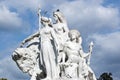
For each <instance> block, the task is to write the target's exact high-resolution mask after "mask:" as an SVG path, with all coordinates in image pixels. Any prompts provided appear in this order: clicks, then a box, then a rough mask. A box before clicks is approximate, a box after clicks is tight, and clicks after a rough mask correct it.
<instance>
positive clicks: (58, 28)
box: [53, 9, 69, 63]
mask: <svg viewBox="0 0 120 80" xmlns="http://www.w3.org/2000/svg"><path fill="white" fill-rule="evenodd" d="M53 18H54V20H55V23H54V24H53V28H54V30H55V32H56V35H57V38H58V42H59V54H58V59H57V60H58V63H60V62H65V54H64V51H63V46H64V44H65V42H66V41H67V40H68V32H69V29H68V26H67V21H66V19H65V17H64V16H63V14H62V13H61V12H60V11H59V9H58V10H57V11H55V12H53Z"/></svg>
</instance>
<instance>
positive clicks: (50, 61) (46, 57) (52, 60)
mask: <svg viewBox="0 0 120 80" xmlns="http://www.w3.org/2000/svg"><path fill="white" fill-rule="evenodd" d="M51 31H53V29H52V28H50V27H47V28H46V27H44V28H43V29H41V32H40V35H41V53H42V55H43V61H44V66H45V68H46V74H47V77H48V78H53V77H55V76H56V74H57V73H56V55H55V54H56V53H55V52H56V51H55V50H54V48H53V45H54V44H53V43H52V42H51V41H53V40H54V39H53V34H51V33H52V32H51Z"/></svg>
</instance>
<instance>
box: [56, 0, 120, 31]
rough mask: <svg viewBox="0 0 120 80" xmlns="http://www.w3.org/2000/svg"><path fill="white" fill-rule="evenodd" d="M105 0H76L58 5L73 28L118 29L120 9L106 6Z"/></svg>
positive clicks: (84, 29)
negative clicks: (104, 4)
mask: <svg viewBox="0 0 120 80" xmlns="http://www.w3.org/2000/svg"><path fill="white" fill-rule="evenodd" d="M103 1H104V0H99V1H98V0H97V1H96V0H92V1H90V0H76V1H72V2H64V3H63V4H60V5H58V6H57V7H58V8H60V9H61V10H62V12H63V13H64V14H65V16H66V18H67V20H68V23H69V25H70V27H71V28H77V29H79V30H80V31H82V32H84V33H86V32H87V31H86V29H87V30H88V29H89V33H92V32H97V31H100V29H102V30H103V28H105V29H106V28H110V29H111V28H112V29H117V28H118V27H119V25H120V17H119V10H118V9H117V8H112V7H105V6H103V5H102V3H103ZM87 33H88V32H87Z"/></svg>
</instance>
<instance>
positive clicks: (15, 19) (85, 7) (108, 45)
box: [0, 0, 120, 80]
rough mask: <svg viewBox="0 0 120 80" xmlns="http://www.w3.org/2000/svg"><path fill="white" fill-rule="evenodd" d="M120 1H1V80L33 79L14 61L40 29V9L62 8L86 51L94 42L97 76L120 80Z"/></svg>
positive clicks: (94, 67) (92, 65)
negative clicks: (19, 49)
mask: <svg viewBox="0 0 120 80" xmlns="http://www.w3.org/2000/svg"><path fill="white" fill-rule="evenodd" d="M119 4H120V0H0V38H1V39H0V78H2V77H4V78H8V80H29V76H28V75H27V74H24V73H22V72H21V71H20V70H19V69H18V67H17V65H16V64H15V62H14V61H13V60H12V59H11V55H12V52H13V51H14V50H15V49H16V48H17V47H19V44H20V43H21V41H22V40H23V39H25V38H26V37H28V36H29V35H31V34H33V33H34V32H35V31H37V30H38V17H37V9H38V6H40V7H41V8H42V10H45V11H48V13H47V14H46V16H48V17H52V12H53V11H55V10H56V9H60V10H61V11H62V12H63V13H64V15H65V17H66V19H67V21H68V25H69V28H70V29H77V30H79V31H80V33H81V35H82V37H83V44H82V45H83V48H84V51H85V52H87V51H88V44H89V43H90V41H91V40H93V41H94V49H93V50H94V51H93V54H92V58H91V65H90V66H91V68H92V69H93V70H94V72H95V74H96V76H97V77H99V75H100V74H102V73H103V72H111V73H112V74H113V77H114V80H120V69H119V68H120V5H119Z"/></svg>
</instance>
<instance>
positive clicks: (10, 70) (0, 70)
mask: <svg viewBox="0 0 120 80" xmlns="http://www.w3.org/2000/svg"><path fill="white" fill-rule="evenodd" d="M0 77H1V78H7V79H8V80H27V79H29V77H28V75H26V74H23V73H22V72H21V71H20V70H19V69H18V67H17V65H16V64H15V62H13V60H12V59H11V57H10V56H9V57H6V58H4V59H2V60H0Z"/></svg>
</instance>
